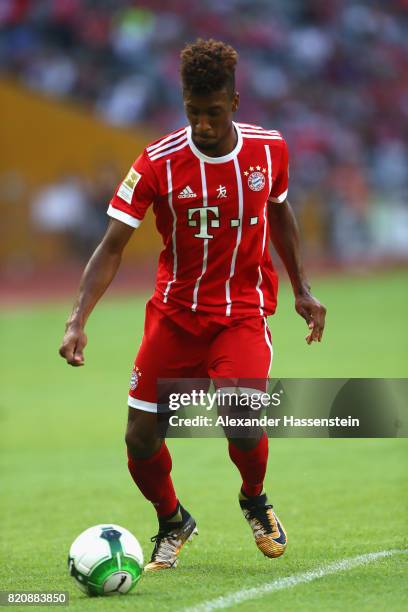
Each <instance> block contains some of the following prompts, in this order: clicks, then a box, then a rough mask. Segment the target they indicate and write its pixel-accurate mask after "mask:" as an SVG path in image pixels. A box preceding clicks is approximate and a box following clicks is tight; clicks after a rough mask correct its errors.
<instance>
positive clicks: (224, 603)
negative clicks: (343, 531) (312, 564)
mask: <svg viewBox="0 0 408 612" xmlns="http://www.w3.org/2000/svg"><path fill="white" fill-rule="evenodd" d="M407 553H408V549H407V550H398V549H392V550H381V551H379V552H372V553H367V554H365V555H359V556H358V557H352V558H351V559H343V560H341V561H335V562H334V563H329V564H328V565H323V566H321V567H317V568H316V569H314V570H310V571H308V572H303V573H301V574H293V575H292V576H286V577H285V578H277V579H276V580H274V581H273V582H266V583H265V584H261V585H260V586H257V587H253V588H251V589H243V590H242V591H236V592H235V593H230V594H228V595H223V596H222V597H217V598H216V599H210V600H209V601H204V602H203V603H201V604H197V605H196V606H192V607H190V608H185V612H210V611H211V610H220V609H222V608H230V607H231V606H233V605H237V604H240V603H243V602H244V601H248V600H249V599H256V598H257V597H263V596H264V595H267V594H268V593H273V592H274V591H281V590H282V589H289V588H291V587H295V586H297V585H298V584H304V583H306V582H312V581H313V580H317V579H318V578H324V577H325V576H330V575H331V574H337V572H344V571H346V570H351V569H353V568H354V567H358V566H359V565H366V564H368V563H372V562H373V561H376V560H377V559H381V558H383V557H391V556H392V555H398V554H403V555H405V554H407Z"/></svg>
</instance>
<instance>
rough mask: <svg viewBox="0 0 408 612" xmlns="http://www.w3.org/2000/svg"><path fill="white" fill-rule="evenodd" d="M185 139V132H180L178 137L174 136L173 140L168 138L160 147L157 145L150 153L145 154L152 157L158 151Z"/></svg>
mask: <svg viewBox="0 0 408 612" xmlns="http://www.w3.org/2000/svg"><path fill="white" fill-rule="evenodd" d="M186 139H187V136H186V134H182V135H181V136H180V137H179V138H176V139H175V140H170V142H166V144H164V145H162V146H161V147H157V149H155V150H154V151H152V152H151V153H149V152H147V154H148V156H149V157H150V158H152V157H153V156H154V155H157V153H160V151H165V150H166V149H170V148H171V147H175V146H176V145H178V144H180V143H181V142H183V141H184V140H186ZM146 150H147V149H146Z"/></svg>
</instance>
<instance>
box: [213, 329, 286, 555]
mask: <svg viewBox="0 0 408 612" xmlns="http://www.w3.org/2000/svg"><path fill="white" fill-rule="evenodd" d="M271 361H272V343H271V336H270V332H269V329H268V327H267V324H266V320H265V319H261V318H259V319H258V318H256V319H255V318H254V319H245V320H242V321H240V322H237V325H234V326H231V327H229V328H226V329H225V330H223V332H221V333H220V334H219V335H218V336H217V337H216V339H215V340H214V342H213V343H212V345H211V349H210V361H209V373H210V376H211V377H212V378H213V379H214V380H215V381H218V382H216V384H217V385H218V386H220V385H222V381H225V380H228V379H231V380H234V379H235V380H236V379H241V380H244V381H245V383H244V385H243V386H248V384H251V383H250V382H249V383H248V382H247V381H251V380H253V381H254V390H255V391H257V390H258V391H264V390H265V389H261V387H262V381H264V380H266V379H267V377H268V375H269V370H270V366H271ZM255 381H258V382H259V385H257V384H256V382H255ZM241 386H242V384H241ZM240 410H242V409H240ZM248 416H253V414H252V415H248ZM226 436H227V438H228V450H229V456H230V458H231V460H232V461H233V463H234V464H235V465H236V467H237V468H238V470H239V472H240V475H241V478H242V486H241V490H240V493H239V503H240V506H241V509H242V512H243V514H244V516H245V518H246V519H247V521H248V523H249V525H250V527H251V529H252V532H253V534H254V537H255V541H256V544H257V546H258V548H259V549H260V550H261V551H262V552H263V553H264V554H265V555H266V556H268V557H278V556H280V555H282V554H283V553H284V551H285V548H286V544H287V538H286V533H285V531H284V528H283V526H282V525H281V523H280V522H279V520H278V518H277V517H276V514H275V513H274V512H273V509H272V505H271V504H269V502H268V499H267V496H266V493H265V492H264V489H263V483H264V479H265V474H266V468H267V464H268V438H267V435H266V433H265V432H264V431H263V430H262V429H261V428H256V427H255V428H253V429H252V430H251V431H249V430H246V431H245V435H240V433H239V431H237V430H236V429H226Z"/></svg>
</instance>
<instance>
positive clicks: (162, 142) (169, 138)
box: [146, 128, 186, 153]
mask: <svg viewBox="0 0 408 612" xmlns="http://www.w3.org/2000/svg"><path fill="white" fill-rule="evenodd" d="M185 133H186V128H183V129H182V130H179V131H178V132H174V133H173V134H170V135H169V136H166V137H165V138H162V139H161V140H159V142H156V143H155V144H152V145H150V146H149V147H147V148H146V151H147V152H148V153H149V152H150V151H154V150H155V149H158V148H159V147H161V146H162V145H164V144H165V143H166V142H169V141H170V140H174V139H175V138H177V137H178V136H181V135H182V134H185Z"/></svg>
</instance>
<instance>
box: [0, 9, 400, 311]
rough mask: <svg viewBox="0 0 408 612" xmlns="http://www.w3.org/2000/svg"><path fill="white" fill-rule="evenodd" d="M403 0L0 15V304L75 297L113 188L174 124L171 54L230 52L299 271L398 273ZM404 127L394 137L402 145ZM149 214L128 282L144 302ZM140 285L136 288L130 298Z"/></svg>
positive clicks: (176, 94)
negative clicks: (284, 152) (299, 248)
mask: <svg viewBox="0 0 408 612" xmlns="http://www.w3.org/2000/svg"><path fill="white" fill-rule="evenodd" d="M407 9H408V3H407V0H393V1H390V2H386V3H378V2H374V3H373V2H368V1H365V0H357V1H351V0H343V1H338V0H331V1H330V2H325V1H324V0H310V1H309V2H302V1H301V0H290V1H286V0H252V1H249V0H201V1H200V2H190V1H189V0H171V1H169V2H162V1H160V0H140V1H133V0H52V1H51V0H2V2H1V3H0V105H1V108H2V120H1V142H2V146H1V152H0V207H1V218H2V224H1V229H0V263H1V281H2V282H1V286H2V289H1V295H2V296H3V297H4V298H5V299H7V300H9V299H11V300H14V298H16V297H17V298H18V296H20V297H22V296H25V297H27V296H33V295H34V293H36V294H37V295H38V294H40V296H42V297H43V298H44V299H46V297H47V291H48V292H49V291H51V290H52V291H53V292H54V293H58V292H61V291H63V290H64V289H65V290H66V291H72V288H73V285H74V284H75V283H76V282H77V280H78V268H79V267H80V266H81V265H82V264H83V262H84V261H85V260H86V259H87V258H88V257H89V255H90V253H91V252H92V250H93V248H94V247H95V245H96V243H97V242H98V239H99V238H100V237H101V235H102V233H103V231H104V228H105V226H106V216H105V211H106V207H107V203H108V201H109V199H110V197H111V194H112V192H113V189H114V187H115V185H116V183H117V182H118V181H119V180H120V178H121V177H122V176H123V175H124V174H125V173H126V171H127V169H128V167H129V165H130V164H131V163H132V161H133V160H134V159H135V158H136V156H137V155H138V153H139V152H140V150H141V149H142V148H143V146H144V145H145V144H146V143H147V142H148V141H149V140H150V139H153V138H154V137H157V136H159V135H161V134H162V133H166V132H168V131H170V130H173V129H176V128H177V127H179V126H181V125H184V124H185V122H186V121H185V118H184V115H183V108H182V103H181V96H180V90H179V83H178V56H179V52H180V49H181V48H182V47H183V45H184V44H185V42H187V41H191V40H193V39H195V38H196V37H197V36H203V37H209V36H213V37H215V38H221V39H225V40H226V41H228V42H230V43H231V44H233V45H234V46H235V47H236V48H237V49H238V51H239V54H240V63H239V72H238V89H239V91H240V92H241V108H240V110H239V113H238V119H240V120H242V121H252V122H256V123H259V124H261V125H264V126H266V127H270V128H276V129H279V130H281V131H282V132H283V134H284V135H285V137H286V139H287V140H288V143H289V148H290V153H291V184H290V192H289V197H290V200H291V201H292V202H293V204H294V207H295V209H296V212H297V215H298V218H299V221H300V225H301V229H302V234H303V244H304V249H305V256H306V259H307V261H308V264H309V268H310V267H314V268H318V269H320V270H326V271H327V272H328V273H331V272H333V271H334V270H336V269H338V268H341V269H349V270H356V269H358V270H359V271H361V269H362V268H363V269H367V267H368V268H370V267H371V268H372V267H377V266H382V267H383V266H384V265H385V266H394V265H398V266H401V265H402V266H404V267H405V266H406V265H407V263H408V199H407V191H408V189H407V187H408V173H407V167H408V145H407V142H408V139H407V125H408V122H407V119H408V89H407V83H406V74H407V73H408V55H407V40H408V39H407V36H406V31H407V30H406V26H407ZM404 130H405V132H404ZM159 246H160V245H159V239H158V237H157V235H156V232H155V229H154V224H153V220H152V218H151V216H150V215H149V218H148V220H147V222H146V223H145V224H144V225H143V228H142V230H141V231H139V232H137V233H136V237H135V239H134V240H133V241H132V242H131V245H130V247H129V248H128V250H127V254H126V258H125V265H124V270H125V271H124V272H123V273H122V275H121V278H122V280H123V282H124V283H125V284H126V282H127V281H126V278H127V275H126V268H128V269H130V268H131V269H132V277H133V278H132V282H134V283H136V284H137V286H138V287H140V288H143V287H144V286H146V285H147V286H148V287H149V288H150V287H151V286H152V283H153V278H154V276H153V268H154V265H155V261H156V258H157V253H158V250H159ZM136 284H135V285H134V286H136Z"/></svg>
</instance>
